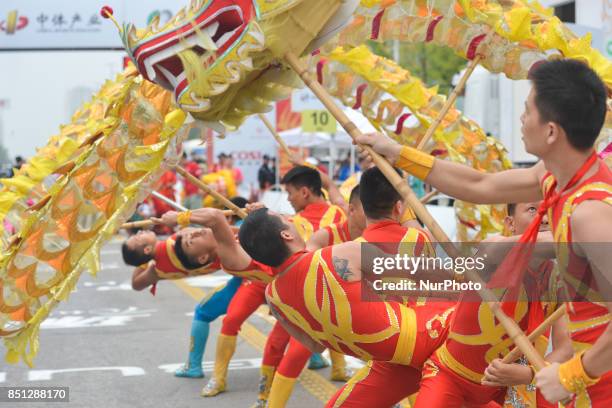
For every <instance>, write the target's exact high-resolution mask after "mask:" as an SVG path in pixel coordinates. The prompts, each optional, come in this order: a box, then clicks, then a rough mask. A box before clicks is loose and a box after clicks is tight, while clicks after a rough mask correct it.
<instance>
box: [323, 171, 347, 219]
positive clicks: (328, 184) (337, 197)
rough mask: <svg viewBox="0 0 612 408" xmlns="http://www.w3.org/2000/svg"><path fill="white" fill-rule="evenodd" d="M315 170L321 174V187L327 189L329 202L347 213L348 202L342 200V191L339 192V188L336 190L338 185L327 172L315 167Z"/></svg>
mask: <svg viewBox="0 0 612 408" xmlns="http://www.w3.org/2000/svg"><path fill="white" fill-rule="evenodd" d="M317 171H318V172H319V174H320V175H321V184H322V185H323V188H324V189H326V190H327V193H328V195H329V202H330V203H332V204H334V205H337V206H338V207H340V208H342V211H344V213H345V214H348V211H349V208H348V203H347V202H346V201H345V200H344V197H343V196H342V193H340V190H338V187H336V184H335V183H334V182H333V180H332V179H331V178H330V177H329V176H328V175H327V174H325V173H324V172H322V171H321V170H319V169H317Z"/></svg>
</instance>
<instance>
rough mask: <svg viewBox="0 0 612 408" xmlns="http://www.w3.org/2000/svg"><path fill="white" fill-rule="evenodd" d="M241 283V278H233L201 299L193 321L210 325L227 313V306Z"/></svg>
mask: <svg viewBox="0 0 612 408" xmlns="http://www.w3.org/2000/svg"><path fill="white" fill-rule="evenodd" d="M241 283H242V278H238V277H236V276H233V277H232V278H231V279H230V280H229V281H227V283H226V284H225V286H223V287H222V288H220V289H219V290H216V291H215V292H213V293H212V294H211V295H209V296H206V297H205V298H204V299H202V301H200V303H198V305H197V306H196V308H195V315H194V317H193V318H194V320H199V321H201V322H207V323H210V322H212V321H214V320H215V319H216V318H217V317H219V316H223V315H224V314H225V313H227V306H228V305H229V304H230V302H231V301H232V298H233V297H234V295H235V294H236V291H237V290H238V288H239V287H240V284H241Z"/></svg>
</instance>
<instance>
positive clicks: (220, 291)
mask: <svg viewBox="0 0 612 408" xmlns="http://www.w3.org/2000/svg"><path fill="white" fill-rule="evenodd" d="M230 201H231V202H232V203H234V204H235V205H237V206H238V207H239V208H243V207H244V206H245V205H246V204H247V200H246V199H244V198H242V197H234V198H232V199H231V200H230ZM231 218H232V224H233V225H234V226H235V227H239V226H240V224H241V223H242V220H241V219H240V218H239V217H236V216H232V217H231ZM162 222H163V217H162ZM169 226H170V227H173V226H174V224H170V225H169ZM212 231H213V235H215V239H217V242H219V237H217V235H216V234H215V230H214V228H213V229H212ZM242 282H243V279H242V278H241V277H239V276H232V278H231V279H230V280H229V281H228V282H226V283H224V284H223V285H220V286H219V287H217V288H215V290H213V291H212V292H211V293H209V294H207V295H206V296H205V297H204V298H203V299H202V300H201V301H200V302H199V303H198V305H197V306H196V308H195V311H194V315H193V321H192V323H191V336H190V346H189V356H188V358H187V363H186V364H185V365H184V366H183V367H181V368H179V369H177V370H176V371H175V373H174V375H175V376H176V377H183V378H202V377H204V372H203V371H202V357H203V356H204V351H205V349H206V343H207V342H208V334H209V331H210V323H211V322H213V321H215V320H216V319H217V318H218V317H220V316H223V315H224V314H226V313H227V311H228V306H229V304H230V302H231V300H232V299H233V298H234V295H235V294H236V292H237V291H238V289H239V288H240V286H241V284H242Z"/></svg>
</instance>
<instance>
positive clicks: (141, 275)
mask: <svg viewBox="0 0 612 408" xmlns="http://www.w3.org/2000/svg"><path fill="white" fill-rule="evenodd" d="M211 212H213V213H214V214H215V216H220V217H221V218H222V221H223V223H219V224H218V225H216V228H215V229H214V232H213V230H212V229H211V228H199V229H194V228H185V229H183V230H181V231H179V233H177V234H176V235H175V236H173V237H170V238H168V239H167V240H166V241H157V240H156V238H155V234H154V233H152V232H149V231H141V232H140V233H139V234H137V235H135V236H133V237H131V238H130V239H128V240H126V242H124V244H123V248H124V249H123V254H124V260H125V261H126V263H128V264H131V265H134V264H138V262H141V261H144V262H147V259H150V258H149V257H151V256H153V259H150V260H149V263H148V264H147V267H145V268H136V270H135V271H134V278H133V283H132V286H133V287H134V289H135V290H142V289H144V288H146V287H148V286H150V285H155V284H156V283H157V282H158V281H159V280H160V279H180V278H183V277H187V276H195V275H205V274H209V273H213V272H216V271H218V270H219V269H223V270H224V271H225V272H227V273H229V274H231V275H233V277H232V279H230V281H229V282H228V283H226V284H225V285H222V286H220V287H219V288H217V290H216V291H215V292H214V293H213V295H212V296H211V297H210V298H209V299H208V302H205V301H203V302H201V303H204V309H203V310H200V309H198V308H196V315H197V314H198V313H199V314H202V315H203V317H204V318H206V315H207V314H212V315H220V314H224V313H225V310H223V309H228V310H231V303H230V307H229V308H228V306H227V304H228V303H229V300H231V299H232V295H233V293H232V292H236V293H240V291H241V289H242V288H244V287H245V285H244V284H242V285H241V282H243V280H244V281H246V280H253V281H259V282H260V283H259V285H260V286H263V287H265V283H261V282H267V281H269V280H270V279H271V270H270V268H268V267H266V266H265V265H261V264H258V263H257V262H254V261H253V262H248V263H246V264H243V263H240V262H236V258H235V256H234V251H235V247H236V246H238V244H237V243H236V240H235V235H234V231H233V230H232V228H231V227H230V226H229V224H228V223H227V221H226V219H225V216H224V215H223V212H222V211H220V210H213V209H199V210H195V211H194V212H191V211H187V212H184V213H177V212H174V211H168V212H166V213H165V214H164V215H163V216H162V219H157V221H158V222H160V223H163V224H164V225H166V226H169V227H172V226H175V225H177V224H179V225H182V226H184V225H189V224H191V223H193V224H205V223H207V222H208V220H209V219H210V215H209V214H210V213H211ZM224 227H226V228H224ZM152 251H154V255H151V254H152ZM135 254H141V255H142V254H144V255H145V256H144V257H141V258H140V259H136V258H134V256H135ZM209 260H212V261H210V262H209ZM205 263H206V265H205V266H202V265H203V264H205ZM183 265H188V266H187V267H185V266H183ZM194 266H195V268H194ZM213 299H214V301H212V303H211V304H210V305H209V307H206V304H207V303H209V302H211V300H213ZM201 323H206V322H201V321H200V320H198V319H194V322H193V323H192V336H193V337H192V352H191V353H190V356H189V357H190V360H189V369H192V368H195V367H199V368H200V370H201V366H202V355H203V352H204V346H205V344H206V340H207V337H208V330H207V329H208V327H206V326H207V325H206V326H205V329H204V330H201V329H202V326H203V325H202V324H201ZM234 344H235V343H234ZM194 371H195V370H194Z"/></svg>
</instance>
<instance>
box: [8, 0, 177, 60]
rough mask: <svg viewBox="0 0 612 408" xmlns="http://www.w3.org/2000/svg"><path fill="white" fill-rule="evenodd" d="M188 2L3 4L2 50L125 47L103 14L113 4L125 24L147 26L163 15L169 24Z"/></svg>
mask: <svg viewBox="0 0 612 408" xmlns="http://www.w3.org/2000/svg"><path fill="white" fill-rule="evenodd" d="M188 4H189V3H188V2H187V1H172V0H147V1H142V2H141V1H134V0H79V1H75V0H45V1H41V0H2V1H1V2H0V50H4V51H7V50H28V49H35V50H40V49H120V48H123V44H122V43H121V39H120V36H119V32H118V31H117V28H116V27H115V25H114V24H113V23H112V22H111V21H110V20H105V19H104V18H102V16H101V15H100V9H101V8H102V7H103V6H110V7H111V8H112V9H113V11H114V16H115V18H116V19H117V21H119V23H120V24H122V23H123V22H129V23H134V24H135V25H136V27H138V28H143V27H145V26H146V25H147V24H148V22H149V21H150V20H151V18H152V17H153V16H155V15H156V14H159V16H160V25H163V24H164V23H166V22H167V21H168V20H169V19H170V17H172V16H173V15H174V14H175V13H176V12H177V11H178V10H179V9H180V8H181V7H183V6H186V5H188Z"/></svg>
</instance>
